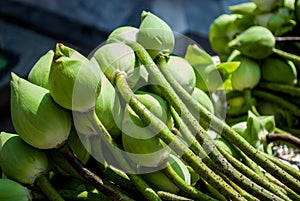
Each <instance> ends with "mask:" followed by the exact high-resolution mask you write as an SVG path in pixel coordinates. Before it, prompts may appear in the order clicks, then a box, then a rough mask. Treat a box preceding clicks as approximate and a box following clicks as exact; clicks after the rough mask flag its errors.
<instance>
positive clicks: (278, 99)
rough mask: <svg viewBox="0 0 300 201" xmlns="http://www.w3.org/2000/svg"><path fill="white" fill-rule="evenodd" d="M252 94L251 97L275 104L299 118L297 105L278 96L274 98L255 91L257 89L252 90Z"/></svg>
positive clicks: (270, 94) (299, 111) (271, 95)
mask: <svg viewBox="0 0 300 201" xmlns="http://www.w3.org/2000/svg"><path fill="white" fill-rule="evenodd" d="M252 94H253V96H256V97H259V98H262V99H265V100H268V101H271V102H273V103H276V104H278V105H280V106H281V107H283V108H286V109H288V110H290V111H291V112H292V113H293V114H294V115H296V116H298V117H300V108H299V107H298V106H297V105H295V104H293V103H291V102H289V101H287V100H285V99H283V98H281V97H279V96H276V95H274V94H272V93H269V92H266V91H261V90H257V89H255V90H253V91H252Z"/></svg>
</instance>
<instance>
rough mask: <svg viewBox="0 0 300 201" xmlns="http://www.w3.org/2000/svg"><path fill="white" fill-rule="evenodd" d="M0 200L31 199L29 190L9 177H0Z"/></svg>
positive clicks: (17, 200) (24, 200)
mask: <svg viewBox="0 0 300 201" xmlns="http://www.w3.org/2000/svg"><path fill="white" fill-rule="evenodd" d="M0 200H3V201H31V200H32V199H31V195H30V191H29V190H28V189H27V188H26V187H24V186H23V185H21V184H19V183H18V182H15V181H13V180H10V179H0Z"/></svg>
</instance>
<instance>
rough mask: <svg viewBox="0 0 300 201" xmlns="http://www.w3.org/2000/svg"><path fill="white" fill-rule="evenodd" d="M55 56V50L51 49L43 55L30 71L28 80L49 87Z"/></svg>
mask: <svg viewBox="0 0 300 201" xmlns="http://www.w3.org/2000/svg"><path fill="white" fill-rule="evenodd" d="M53 57H54V52H53V50H49V51H48V52H47V53H46V54H45V55H44V56H42V57H41V58H40V59H39V60H38V61H37V62H36V64H35V65H34V66H33V67H32V69H31V71H30V72H29V75H28V81H29V82H31V83H33V84H36V85H39V86H41V87H44V88H46V89H49V85H48V80H49V73H50V68H51V64H52V61H53Z"/></svg>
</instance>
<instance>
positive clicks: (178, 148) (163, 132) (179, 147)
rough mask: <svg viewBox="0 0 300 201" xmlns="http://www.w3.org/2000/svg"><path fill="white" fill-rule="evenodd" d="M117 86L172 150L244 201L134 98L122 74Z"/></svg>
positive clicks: (211, 180) (116, 76) (222, 190)
mask: <svg viewBox="0 0 300 201" xmlns="http://www.w3.org/2000/svg"><path fill="white" fill-rule="evenodd" d="M114 81H115V84H116V86H117V88H118V90H119V92H120V93H121V95H122V96H123V98H124V100H125V101H126V102H127V103H128V104H129V105H130V106H131V107H132V109H133V110H134V111H135V113H136V114H137V115H139V117H140V118H141V119H142V121H143V122H144V123H145V124H147V123H149V122H151V125H150V126H149V127H150V129H153V130H157V129H159V130H160V133H159V134H158V137H160V138H161V139H162V140H163V141H164V142H165V143H166V144H169V143H172V149H173V150H174V151H175V152H176V153H177V154H178V155H182V158H183V159H184V160H185V161H186V162H187V163H188V164H189V165H190V166H191V167H192V168H193V169H194V170H195V171H196V172H197V173H198V174H199V175H202V176H203V177H204V178H205V179H206V180H207V181H209V182H210V183H211V184H213V185H214V186H216V188H217V189H218V190H220V191H221V192H222V193H223V194H224V195H225V196H226V197H229V198H232V199H236V200H244V198H242V197H241V196H240V195H239V194H238V193H237V192H236V191H235V190H234V189H233V188H232V187H231V186H230V185H228V184H227V183H226V182H224V180H223V179H222V178H221V177H220V176H219V175H217V174H215V172H214V171H212V170H211V169H209V168H208V167H207V166H206V164H205V163H203V162H202V161H201V159H200V158H199V157H197V155H195V154H194V153H193V152H192V151H191V150H190V149H189V148H188V147H187V146H186V145H185V144H183V143H182V142H181V140H179V139H178V138H177V137H176V136H175V135H173V134H172V132H171V131H170V130H169V128H168V127H167V126H166V125H165V124H164V123H163V122H162V121H161V120H160V119H158V118H157V117H155V116H154V115H153V114H152V113H151V112H150V111H149V110H148V109H147V108H146V107H144V106H143V104H142V103H141V102H139V100H138V99H137V98H136V97H135V96H134V93H133V91H132V90H131V89H130V87H129V85H128V83H127V81H126V75H125V74H124V73H122V72H116V74H115V80H114Z"/></svg>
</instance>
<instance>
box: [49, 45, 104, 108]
mask: <svg viewBox="0 0 300 201" xmlns="http://www.w3.org/2000/svg"><path fill="white" fill-rule="evenodd" d="M100 83H101V70H100V68H99V66H98V65H97V63H95V62H91V61H90V60H88V59H87V58H86V57H84V56H83V55H81V54H80V53H79V52H77V51H76V50H74V49H72V48H69V47H66V46H64V45H62V44H57V46H56V52H55V56H54V61H53V64H52V66H51V70H50V74H49V89H50V93H51V96H52V97H53V99H54V100H55V102H56V103H58V104H59V105H60V106H62V107H64V108H66V109H69V110H73V111H79V112H85V111H88V110H90V109H92V108H93V107H94V106H95V102H96V99H97V97H98V95H99V92H100V87H101V85H100Z"/></svg>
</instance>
